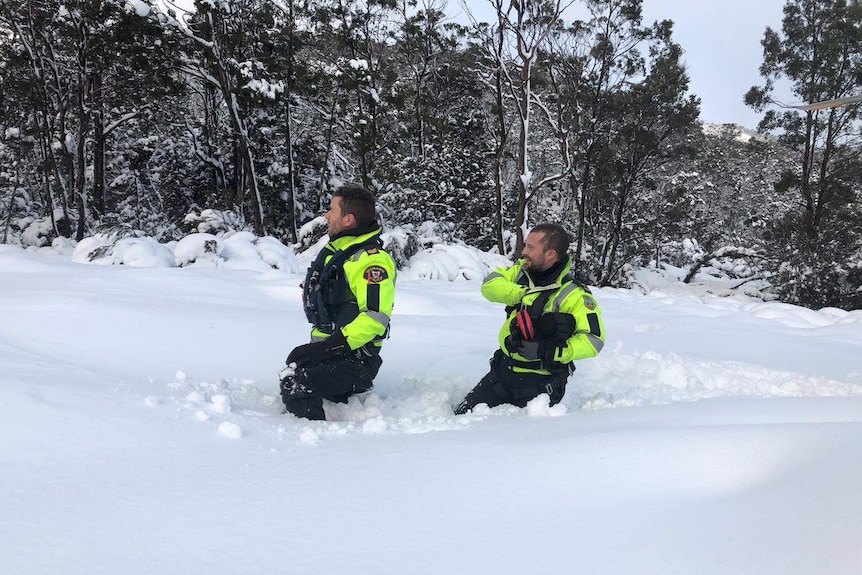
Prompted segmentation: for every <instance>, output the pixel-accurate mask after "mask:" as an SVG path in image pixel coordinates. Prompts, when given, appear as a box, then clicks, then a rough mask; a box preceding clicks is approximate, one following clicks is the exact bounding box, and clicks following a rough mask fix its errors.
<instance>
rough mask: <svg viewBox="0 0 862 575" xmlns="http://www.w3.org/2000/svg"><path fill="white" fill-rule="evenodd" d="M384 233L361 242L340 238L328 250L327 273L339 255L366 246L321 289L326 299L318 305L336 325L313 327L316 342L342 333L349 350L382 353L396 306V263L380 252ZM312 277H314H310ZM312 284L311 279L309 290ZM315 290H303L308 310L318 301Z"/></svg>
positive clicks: (363, 237)
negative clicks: (371, 349) (380, 351)
mask: <svg viewBox="0 0 862 575" xmlns="http://www.w3.org/2000/svg"><path fill="white" fill-rule="evenodd" d="M380 232H381V230H380V228H376V229H374V230H373V231H371V232H367V233H364V234H361V235H357V236H351V235H344V236H340V237H338V238H336V239H334V240H332V241H330V242H329V243H327V244H326V246H325V247H324V248H323V249H324V250H325V252H326V255H325V259H324V260H323V267H325V266H326V264H327V263H329V262H330V261H331V260H332V258H333V257H336V256H337V255H338V254H339V252H349V251H351V248H353V249H355V247H356V246H358V245H360V244H366V245H365V246H363V247H362V248H360V249H359V250H358V251H355V253H352V254H351V255H350V256H349V257H348V258H347V259H346V260H345V261H344V262H343V263H342V264H341V265H340V266H338V267H340V269H336V270H334V274H332V277H330V278H329V280H328V281H324V282H322V285H320V286H319V288H320V290H321V296H322V299H321V300H319V301H321V302H322V305H324V306H325V307H326V310H327V314H326V315H327V316H328V317H329V318H331V321H330V322H329V323H325V324H324V323H323V322H320V323H317V324H315V323H314V322H313V321H312V323H313V327H312V329H311V341H323V340H325V339H327V338H328V337H329V336H330V335H331V334H332V333H333V332H334V331H335V330H336V329H340V330H341V332H342V333H343V334H344V336H345V338H347V344H348V345H349V346H350V349H358V348H360V347H362V346H365V345H366V344H370V345H371V346H373V347H375V348H378V349H379V348H380V347H381V345H382V341H383V339H384V338H385V337H386V334H387V332H388V330H389V319H390V317H391V316H392V308H393V306H394V304H395V262H394V261H393V260H392V257H391V256H390V255H389V254H388V253H386V252H385V251H383V249H382V248H381V247H380V246H382V243H381V242H380V241H379V238H380ZM310 272H311V269H310ZM311 275H312V274H311V273H309V277H311ZM308 282H309V279H308V278H306V284H308ZM310 287H311V288H313V287H314V286H309V285H305V286H304V291H305V293H304V296H305V298H306V308H308V306H309V302H311V301H313V299H314V298H310V297H309V295H310V293H309V288H310ZM312 305H313V304H312ZM309 319H311V318H309ZM366 349H367V348H366Z"/></svg>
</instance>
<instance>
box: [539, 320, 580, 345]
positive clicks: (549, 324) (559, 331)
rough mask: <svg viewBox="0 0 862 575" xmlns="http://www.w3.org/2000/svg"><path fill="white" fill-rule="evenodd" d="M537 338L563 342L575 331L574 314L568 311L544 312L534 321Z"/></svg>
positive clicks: (557, 342) (558, 342)
mask: <svg viewBox="0 0 862 575" xmlns="http://www.w3.org/2000/svg"><path fill="white" fill-rule="evenodd" d="M535 326H536V335H537V339H544V340H548V341H551V342H554V343H556V344H558V345H559V344H563V343H565V342H566V340H567V339H569V338H570V337H572V336H573V335H574V333H575V316H573V315H572V314H570V313H546V314H544V315H542V316H541V317H540V318H539V319H538V321H536V322H535Z"/></svg>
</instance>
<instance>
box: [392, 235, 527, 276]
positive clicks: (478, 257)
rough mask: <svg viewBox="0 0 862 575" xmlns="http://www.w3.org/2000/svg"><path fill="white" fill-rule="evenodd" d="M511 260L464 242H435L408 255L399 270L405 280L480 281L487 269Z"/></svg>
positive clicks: (506, 264)
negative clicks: (405, 262)
mask: <svg viewBox="0 0 862 575" xmlns="http://www.w3.org/2000/svg"><path fill="white" fill-rule="evenodd" d="M511 264H512V262H511V261H510V260H509V259H508V258H505V257H503V256H500V255H498V254H493V253H488V252H482V251H479V250H477V249H476V248H472V247H469V246H466V245H463V244H454V245H451V244H437V245H435V246H432V247H430V248H427V249H425V250H422V251H421V252H419V253H418V254H416V255H415V256H413V257H412V258H410V261H409V262H408V263H407V265H406V266H405V267H404V269H402V270H401V271H399V272H398V273H399V277H401V278H403V279H408V280H410V279H442V280H447V281H459V280H476V281H481V280H482V279H483V278H484V277H485V276H486V275H488V272H490V271H492V270H494V269H497V268H499V267H504V266H509V265H511Z"/></svg>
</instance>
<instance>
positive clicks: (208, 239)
mask: <svg viewBox="0 0 862 575" xmlns="http://www.w3.org/2000/svg"><path fill="white" fill-rule="evenodd" d="M224 249H225V245H224V242H223V241H222V240H221V239H219V238H217V237H216V236H214V235H212V234H205V233H201V234H191V235H189V236H186V237H184V238H183V239H181V240H180V241H178V242H177V245H176V247H175V248H174V259H175V260H176V263H177V265H178V266H180V267H183V266H190V265H193V264H196V265H209V266H214V267H221V266H222V265H224V259H223V258H222V257H221V255H222V252H224Z"/></svg>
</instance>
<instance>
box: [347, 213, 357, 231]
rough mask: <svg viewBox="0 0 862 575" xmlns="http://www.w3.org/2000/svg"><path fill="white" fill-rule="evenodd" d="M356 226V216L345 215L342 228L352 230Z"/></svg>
mask: <svg viewBox="0 0 862 575" xmlns="http://www.w3.org/2000/svg"><path fill="white" fill-rule="evenodd" d="M355 226H356V216H354V215H353V214H347V215H345V216H344V227H347V228H352V227H355Z"/></svg>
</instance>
